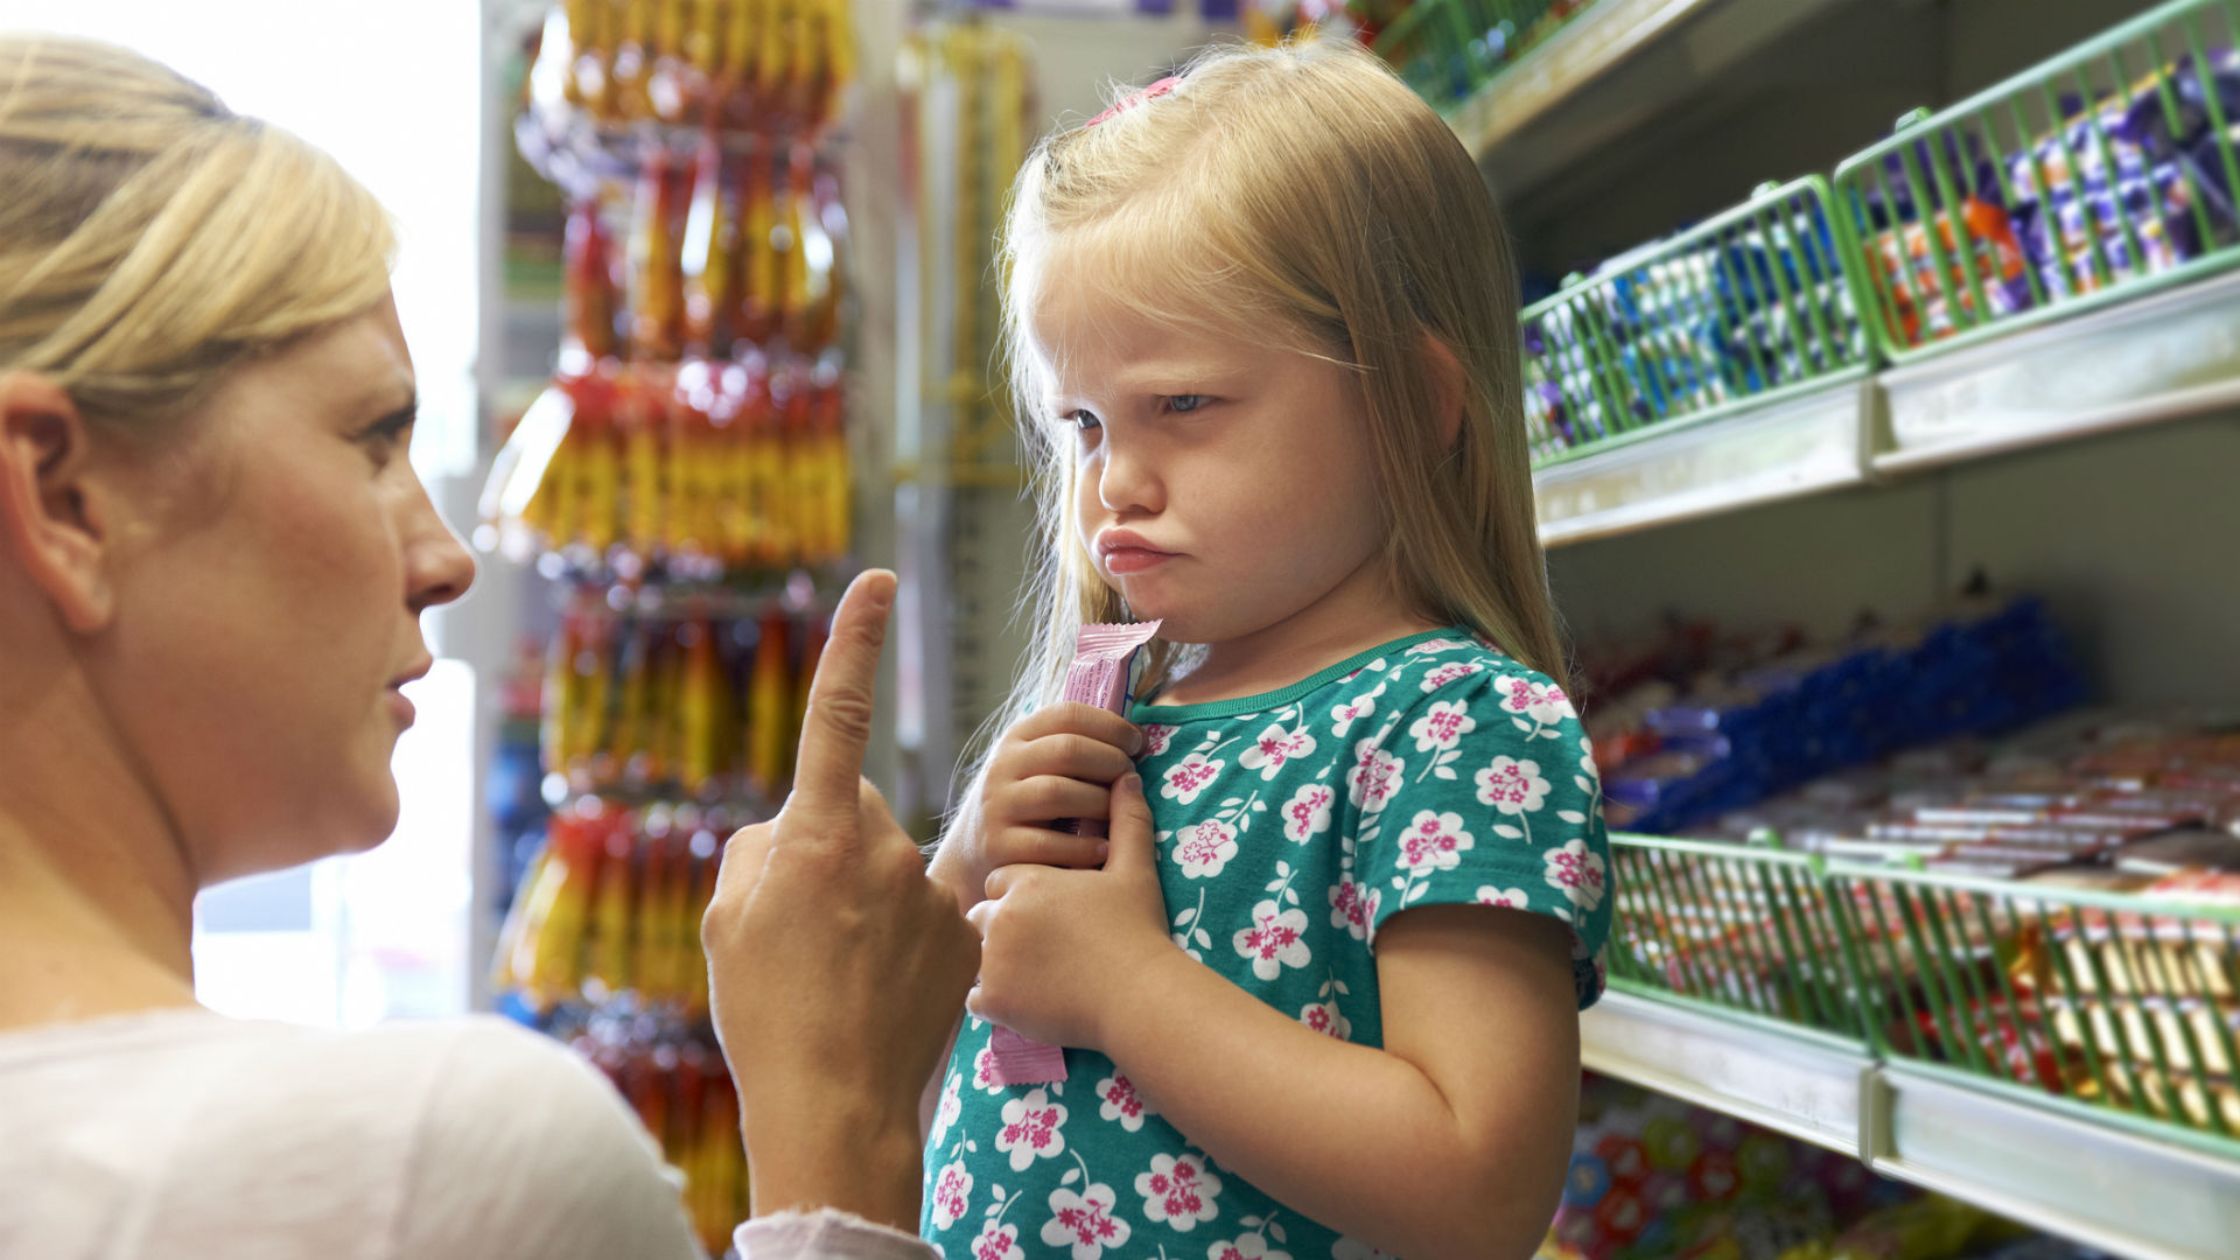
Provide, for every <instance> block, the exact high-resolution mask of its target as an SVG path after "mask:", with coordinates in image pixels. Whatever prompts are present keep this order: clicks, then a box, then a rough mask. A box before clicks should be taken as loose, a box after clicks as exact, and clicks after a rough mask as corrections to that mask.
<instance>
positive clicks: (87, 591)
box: [0, 372, 115, 634]
mask: <svg viewBox="0 0 2240 1260" xmlns="http://www.w3.org/2000/svg"><path fill="white" fill-rule="evenodd" d="M90 438H91V434H90V433H89V431H88V429H87V426H86V422H85V417H84V416H83V415H81V414H80V413H79V411H78V407H77V404H76V403H74V402H72V401H71V399H70V395H69V394H68V392H66V391H65V390H63V388H62V387H61V386H59V385H57V384H55V383H54V382H53V381H50V380H48V379H47V378H45V377H43V376H38V375H34V374H31V373H26V372H11V373H8V374H6V375H4V376H0V556H5V557H6V558H7V560H8V561H9V562H11V563H12V564H13V567H15V568H17V569H20V570H21V571H22V572H23V573H24V574H25V575H26V576H27V577H29V578H30V580H31V583H32V585H33V586H34V587H36V588H37V589H38V590H39V592H40V593H41V594H43V595H45V596H46V598H47V601H48V602H49V603H51V604H53V605H54V607H55V611H56V612H57V613H59V614H60V615H61V617H62V620H63V624H65V625H67V626H69V627H70V629H71V630H72V631H74V632H76V633H79V634H91V633H93V632H95V631H97V630H99V629H101V628H102V627H103V626H105V625H107V624H108V621H109V618H110V616H111V614H112V612H113V611H114V607H115V589H114V586H113V584H112V582H111V579H110V566H109V560H110V559H111V556H110V554H109V553H110V552H111V551H113V550H114V542H115V540H114V538H113V536H112V531H111V529H110V524H111V523H110V522H109V521H108V520H107V519H106V518H107V513H106V512H105V511H104V510H103V498H102V491H101V489H100V488H98V487H96V486H95V485H94V484H93V482H92V479H91V477H90V476H89V473H90V471H91V469H92V467H93V459H92V444H91V441H90Z"/></svg>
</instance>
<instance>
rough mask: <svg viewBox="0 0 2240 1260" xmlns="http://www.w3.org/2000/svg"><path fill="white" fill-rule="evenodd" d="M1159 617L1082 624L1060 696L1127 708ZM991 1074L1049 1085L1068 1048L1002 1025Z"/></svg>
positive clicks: (1007, 1081)
mask: <svg viewBox="0 0 2240 1260" xmlns="http://www.w3.org/2000/svg"><path fill="white" fill-rule="evenodd" d="M1159 625H1160V623H1159V622H1156V621H1139V622H1136V623H1134V624H1126V623H1121V624H1100V625H1089V626H1083V627H1081V633H1080V635H1079V636H1078V637H1077V638H1075V640H1074V644H1073V663H1072V664H1071V665H1068V666H1067V667H1066V680H1065V686H1064V687H1063V689H1062V690H1061V691H1060V692H1059V695H1058V699H1059V700H1060V701H1061V702H1062V703H1066V704H1093V705H1095V706H1097V707H1098V708H1100V709H1109V710H1110V711H1112V712H1114V713H1125V712H1127V708H1128V669H1129V666H1131V665H1133V664H1134V663H1135V658H1136V651H1137V649H1139V648H1141V647H1142V646H1143V645H1144V644H1146V643H1149V642H1150V641H1151V639H1152V636H1154V635H1156V634H1158V633H1159ZM1064 826H1065V829H1066V830H1068V831H1071V832H1073V833H1074V834H1075V835H1077V836H1101V835H1103V834H1105V820H1104V819H1102V818H1076V819H1072V820H1071V821H1069V822H1068V823H1066V824H1064ZM988 1055H989V1058H990V1059H991V1060H992V1062H991V1063H990V1064H989V1067H990V1069H991V1074H992V1075H993V1076H994V1077H995V1079H996V1082H997V1083H998V1084H1001V1085H1045V1084H1049V1083H1051V1082H1054V1081H1062V1080H1064V1079H1066V1056H1065V1051H1064V1050H1061V1049H1060V1048H1058V1047H1057V1046H1050V1045H1044V1044H1043V1043H1041V1042H1039V1041H1030V1040H1028V1039H1027V1038H1025V1037H1022V1036H1020V1035H1019V1034H1017V1033H1015V1032H1013V1031H1011V1030H1010V1029H1008V1028H1004V1027H1001V1026H998V1027H997V1028H996V1029H995V1031H994V1032H993V1033H991V1034H990V1035H989V1038H988Z"/></svg>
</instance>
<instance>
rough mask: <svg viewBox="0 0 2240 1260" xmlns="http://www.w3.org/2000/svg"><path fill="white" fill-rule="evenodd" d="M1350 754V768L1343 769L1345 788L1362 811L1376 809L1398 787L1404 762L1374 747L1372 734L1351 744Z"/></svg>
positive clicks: (1403, 770)
mask: <svg viewBox="0 0 2240 1260" xmlns="http://www.w3.org/2000/svg"><path fill="white" fill-rule="evenodd" d="M1353 757H1354V763H1353V769H1352V770H1350V771H1348V772H1347V773H1346V790H1347V791H1348V792H1349V793H1350V794H1351V796H1350V799H1351V801H1352V802H1353V804H1354V806H1355V807H1356V808H1358V809H1360V811H1361V812H1362V813H1364V814H1374V813H1377V812H1378V811H1380V810H1382V809H1383V808H1384V807H1385V803H1386V802H1387V801H1390V800H1391V799H1392V794H1393V793H1395V792H1397V791H1399V790H1400V784H1401V783H1402V781H1403V779H1402V776H1403V775H1404V774H1405V773H1406V772H1407V768H1408V767H1407V763H1406V762H1403V761H1402V760H1400V759H1399V758H1398V757H1395V756H1393V755H1392V754H1391V753H1388V752H1386V751H1385V750H1384V749H1382V748H1379V747H1377V739H1376V736H1374V735H1372V736H1370V737H1369V738H1367V739H1364V740H1362V741H1361V742H1360V743H1358V744H1355V745H1354V746H1353Z"/></svg>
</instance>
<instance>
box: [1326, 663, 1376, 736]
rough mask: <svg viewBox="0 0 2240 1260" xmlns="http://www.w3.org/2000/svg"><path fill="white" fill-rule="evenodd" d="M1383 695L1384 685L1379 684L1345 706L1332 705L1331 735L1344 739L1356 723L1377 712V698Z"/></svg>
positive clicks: (1357, 671)
mask: <svg viewBox="0 0 2240 1260" xmlns="http://www.w3.org/2000/svg"><path fill="white" fill-rule="evenodd" d="M1354 672H1355V673H1359V672H1360V671H1359V670H1356V671H1354ZM1383 694H1384V684H1383V683H1378V684H1377V685H1376V686H1375V687H1374V688H1372V689H1370V690H1369V691H1366V692H1363V693H1362V694H1360V695H1358V696H1355V697H1354V698H1353V699H1351V700H1348V701H1347V702H1345V703H1344V704H1334V705H1331V706H1330V721H1331V726H1330V734H1331V735H1332V736H1333V737H1335V738H1337V739H1344V738H1345V737H1346V732H1347V731H1350V730H1352V729H1353V724H1354V723H1355V722H1358V721H1360V720H1361V719H1363V718H1365V717H1368V716H1369V715H1370V714H1372V713H1375V712H1376V711H1377V697H1378V696H1381V695H1383Z"/></svg>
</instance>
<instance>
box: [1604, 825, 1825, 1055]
mask: <svg viewBox="0 0 2240 1260" xmlns="http://www.w3.org/2000/svg"><path fill="white" fill-rule="evenodd" d="M1610 853H1611V863H1612V867H1613V872H1612V875H1613V880H1614V882H1615V884H1616V887H1617V897H1618V901H1617V915H1616V916H1615V921H1614V924H1613V927H1612V929H1611V931H1612V937H1611V941H1610V946H1609V948H1608V950H1607V951H1605V954H1604V958H1605V960H1606V962H1607V964H1608V966H1609V980H1610V987H1611V988H1612V989H1615V990H1617V991H1619V992H1622V993H1630V994H1633V995H1635V996H1641V997H1650V998H1655V999H1658V1000H1662V1001H1669V1002H1675V1003H1677V1004H1680V1005H1683V1006H1690V1007H1695V1008H1698V1009H1705V1010H1709V1011H1712V1012H1714V1013H1716V1014H1718V1015H1719V1016H1720V1017H1722V1018H1727V1019H1730V1020H1731V1019H1735V1018H1737V1017H1740V1020H1741V1021H1742V1022H1746V1023H1755V1024H1761V1025H1766V1026H1770V1027H1774V1028H1777V1029H1778V1030H1779V1031H1781V1032H1784V1033H1788V1034H1792V1035H1798V1034H1802V1035H1805V1036H1807V1037H1808V1038H1811V1039H1816V1040H1826V1041H1831V1042H1834V1043H1839V1044H1840V1045H1842V1046H1843V1047H1844V1048H1847V1049H1852V1050H1856V1051H1859V1052H1860V1053H1864V1052H1865V1050H1866V1039H1865V1030H1864V1029H1862V1028H1861V1027H1860V1025H1859V1022H1858V1014H1857V1004H1856V1002H1855V1001H1854V997H1853V995H1854V993H1855V991H1856V987H1857V986H1856V985H1855V983H1854V981H1853V978H1852V974H1851V971H1850V968H1849V963H1848V960H1847V955H1846V952H1845V941H1844V937H1843V934H1842V922H1841V919H1840V917H1839V915H1838V913H1837V911H1836V908H1835V906H1834V905H1833V903H1832V902H1831V900H1830V896H1829V890H1828V887H1827V883H1826V879H1825V871H1824V868H1823V866H1822V864H1821V859H1820V858H1818V857H1816V856H1813V855H1810V854H1803V853H1792V852H1787V851H1785V850H1781V849H1778V848H1773V847H1766V846H1759V845H1747V846H1745V845H1737V844H1729V843H1721V842H1718V841H1703V840H1672V839H1663V838H1660V837H1655V836H1634V835H1614V836H1612V837H1611V838H1610Z"/></svg>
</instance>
